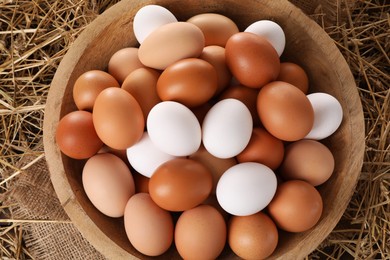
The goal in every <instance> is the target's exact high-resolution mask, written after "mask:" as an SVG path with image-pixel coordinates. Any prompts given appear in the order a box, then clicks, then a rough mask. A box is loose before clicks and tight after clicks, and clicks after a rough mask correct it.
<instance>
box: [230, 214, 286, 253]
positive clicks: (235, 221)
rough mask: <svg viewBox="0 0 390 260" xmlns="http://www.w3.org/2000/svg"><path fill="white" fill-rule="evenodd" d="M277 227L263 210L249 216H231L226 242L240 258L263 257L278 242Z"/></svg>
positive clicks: (271, 250) (273, 248)
mask: <svg viewBox="0 0 390 260" xmlns="http://www.w3.org/2000/svg"><path fill="white" fill-rule="evenodd" d="M278 239H279V235H278V229H277V228H276V225H275V223H274V222H273V221H272V219H271V218H270V217H269V216H268V215H266V214H265V213H263V212H258V213H256V214H253V215H249V216H232V217H231V218H230V220H229V225H228V243H229V246H230V248H231V249H232V251H233V252H234V253H235V254H236V255H238V256H239V257H241V258H242V259H259V260H260V259H265V258H267V257H268V256H270V255H271V254H272V253H273V252H274V251H275V249H276V246H277V244H278Z"/></svg>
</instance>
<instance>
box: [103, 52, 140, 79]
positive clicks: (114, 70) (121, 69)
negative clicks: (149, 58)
mask: <svg viewBox="0 0 390 260" xmlns="http://www.w3.org/2000/svg"><path fill="white" fill-rule="evenodd" d="M142 67H144V65H143V64H142V63H141V61H140V60H139V58H138V48H135V47H128V48H123V49H120V50H118V51H117V52H115V53H114V54H113V55H112V56H111V58H110V60H109V61H108V73H110V74H111V75H112V76H113V77H114V78H115V79H116V80H117V81H118V82H119V84H122V83H123V81H124V80H125V78H126V77H127V76H128V75H129V74H130V73H131V72H132V71H134V70H136V69H138V68H142Z"/></svg>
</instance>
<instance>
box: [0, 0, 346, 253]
mask: <svg viewBox="0 0 390 260" xmlns="http://www.w3.org/2000/svg"><path fill="white" fill-rule="evenodd" d="M291 2H292V3H294V4H295V5H296V6H298V7H300V8H301V9H302V10H303V11H304V12H305V13H307V14H309V15H311V17H312V18H313V19H316V20H317V22H323V23H325V24H327V25H330V24H333V23H337V22H340V21H339V19H340V17H339V15H340V10H341V9H342V6H340V5H339V1H337V0H332V1H331V0H327V1H319V0H313V1H311V0H291ZM341 2H342V1H341ZM343 3H344V2H343ZM347 3H352V1H347ZM318 17H322V18H321V21H319V20H318ZM324 18H325V19H324ZM29 161H31V158H26V159H25V160H23V161H22V162H21V165H24V164H27V163H28V162H29ZM21 165H20V167H21ZM3 195H5V196H4V198H3V199H4V200H5V203H7V204H8V205H15V206H13V207H12V213H11V214H12V216H11V218H13V219H24V220H40V221H37V222H26V224H25V225H24V229H25V232H26V235H25V236H24V242H25V244H26V247H27V248H28V249H29V251H30V254H31V255H32V256H33V257H34V258H36V259H44V260H50V259H53V260H58V259H61V260H66V259H72V260H73V259H94V260H99V259H105V258H104V257H103V256H102V255H101V254H100V253H99V252H98V251H96V249H95V248H94V247H92V246H91V245H90V244H89V242H88V241H87V240H85V239H84V238H83V237H82V235H81V234H80V233H79V232H78V230H77V229H76V228H75V226H74V225H73V224H72V223H71V221H70V220H69V218H68V216H67V215H66V213H65V211H64V210H63V209H62V207H61V204H60V202H59V200H58V198H57V196H56V193H55V192H54V189H53V187H52V184H51V181H50V174H49V171H48V168H47V166H46V161H45V158H42V159H40V160H39V161H38V162H36V163H34V164H33V165H32V166H30V167H29V168H28V169H27V170H25V171H23V172H22V173H21V174H20V175H19V177H18V178H17V179H16V180H15V183H14V185H12V187H11V189H10V190H9V192H7V194H3ZM41 220H48V221H41Z"/></svg>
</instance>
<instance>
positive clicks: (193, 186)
mask: <svg viewBox="0 0 390 260" xmlns="http://www.w3.org/2000/svg"><path fill="white" fill-rule="evenodd" d="M212 183H213V180H212V175H211V173H210V171H209V170H208V169H207V168H206V167H205V166H203V165H202V164H201V163H199V162H197V161H194V160H191V159H184V158H177V159H172V160H170V161H167V162H165V163H164V164H162V165H160V166H159V167H158V168H157V169H156V171H155V172H154V174H153V175H152V177H151V178H150V180H149V194H150V196H151V197H152V199H153V201H154V202H156V203H157V205H159V206H160V207H161V208H163V209H166V210H170V211H184V210H187V209H191V208H193V207H195V206H197V205H199V204H200V203H202V202H203V201H204V200H205V199H206V198H207V197H208V196H209V194H210V192H211V188H212Z"/></svg>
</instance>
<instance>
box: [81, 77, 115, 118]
mask: <svg viewBox="0 0 390 260" xmlns="http://www.w3.org/2000/svg"><path fill="white" fill-rule="evenodd" d="M109 87H119V83H118V81H116V79H115V78H114V77H113V76H111V75H110V74H108V73H107V72H105V71H101V70H90V71H87V72H85V73H83V74H81V76H80V77H78V78H77V80H76V82H75V83H74V86H73V100H74V102H75V104H76V106H77V108H78V109H80V110H88V111H92V108H93V104H94V103H95V99H96V97H97V96H98V95H99V94H100V92H102V90H103V89H106V88H109Z"/></svg>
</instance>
